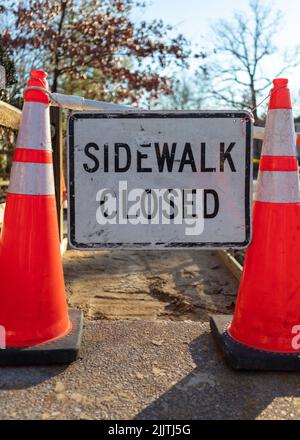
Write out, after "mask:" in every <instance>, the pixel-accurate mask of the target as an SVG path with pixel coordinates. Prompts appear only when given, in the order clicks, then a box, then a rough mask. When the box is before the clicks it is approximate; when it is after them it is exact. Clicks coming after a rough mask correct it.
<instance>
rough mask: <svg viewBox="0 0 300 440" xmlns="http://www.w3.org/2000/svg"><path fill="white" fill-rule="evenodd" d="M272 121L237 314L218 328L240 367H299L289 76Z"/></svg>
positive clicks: (296, 198) (277, 86)
mask: <svg viewBox="0 0 300 440" xmlns="http://www.w3.org/2000/svg"><path fill="white" fill-rule="evenodd" d="M273 83H274V86H273V89H272V90H271V97H270V103H269V109H268V115H267V121H266V130H265V139H264V143H263V147H262V156H261V161H260V168H259V175H258V181H257V192H256V199H255V202H254V207H253V240H252V243H251V244H250V246H249V248H248V249H247V252H246V258H245V263H244V270H243V276H242V279H241V283H240V288H239V292H238V298H237V303H236V308H235V313H234V317H233V321H232V322H231V323H230V321H231V317H228V316H224V315H222V316H214V317H212V318H211V322H210V324H211V329H212V332H213V335H214V336H215V337H216V339H217V341H218V343H219V345H220V346H221V348H222V350H223V353H224V354H225V356H226V358H227V360H228V361H229V363H230V365H231V366H232V367H234V368H236V369H249V370H251V369H259V370H298V371H299V370H300V343H299V342H300V334H299V332H300V250H299V249H300V192H299V177H298V162H297V157H296V139H295V130H294V121H293V114H292V106H291V99H290V93H289V89H288V88H287V83H288V81H287V80H286V79H275V80H274V82H273Z"/></svg>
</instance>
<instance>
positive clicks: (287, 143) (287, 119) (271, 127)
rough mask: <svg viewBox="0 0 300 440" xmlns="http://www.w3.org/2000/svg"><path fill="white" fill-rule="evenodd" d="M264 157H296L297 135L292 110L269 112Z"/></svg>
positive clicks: (263, 149)
mask: <svg viewBox="0 0 300 440" xmlns="http://www.w3.org/2000/svg"><path fill="white" fill-rule="evenodd" d="M262 155H264V156H296V133H295V126H294V119H293V112H292V110H291V109H271V110H269V111H268V114H267V120H266V128H265V137H264V143H263V147H262Z"/></svg>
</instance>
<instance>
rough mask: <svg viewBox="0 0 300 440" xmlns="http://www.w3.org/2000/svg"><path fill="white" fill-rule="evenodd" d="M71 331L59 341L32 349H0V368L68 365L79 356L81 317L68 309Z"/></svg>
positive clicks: (79, 312) (76, 311) (73, 310)
mask: <svg viewBox="0 0 300 440" xmlns="http://www.w3.org/2000/svg"><path fill="white" fill-rule="evenodd" d="M69 316H70V320H71V322H72V326H73V328H72V331H71V332H70V333H69V334H68V335H67V336H64V337H62V338H60V339H57V340H56V341H53V342H47V343H45V344H39V345H34V346H32V347H24V348H23V347H20V348H5V349H0V366H16V365H23V366H24V365H55V364H69V363H71V362H73V361H75V360H76V359H77V358H78V356H79V349H80V343H81V335H82V327H83V316H82V312H81V311H80V310H75V309H69Z"/></svg>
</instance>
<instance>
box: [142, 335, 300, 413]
mask: <svg viewBox="0 0 300 440" xmlns="http://www.w3.org/2000/svg"><path fill="white" fill-rule="evenodd" d="M189 348H190V352H191V355H192V357H193V360H194V362H195V364H196V367H195V369H194V370H193V371H192V372H191V373H190V374H188V375H187V376H186V377H185V378H184V379H183V380H181V381H180V382H178V383H177V384H176V385H174V386H173V387H172V388H170V390H169V391H167V392H166V393H165V394H163V395H162V396H160V397H159V398H158V399H157V400H155V401H154V402H152V403H151V404H150V405H149V406H147V407H146V408H145V409H143V410H142V411H141V412H140V413H139V414H138V415H137V416H136V417H135V418H136V419H156V420H163V419H169V420H170V419H179V420H183V419H186V420H193V419H194V420H195V419H196V420H197V419H200V420H201V419H212V420H216V419H217V420H218V419H222V420H223V419H242V420H243V419H250V420H251V419H255V418H256V417H258V416H259V415H260V414H261V413H262V411H264V410H265V409H266V408H267V407H268V406H269V405H270V404H271V403H272V402H273V400H274V399H276V398H284V397H300V376H299V374H298V373H261V372H260V373H258V372H236V371H233V370H231V369H230V368H229V367H228V366H227V365H226V364H225V363H224V361H223V358H222V356H221V354H220V353H219V352H218V351H217V348H216V346H215V344H214V341H213V339H212V337H211V335H210V334H209V333H205V334H203V335H201V336H200V337H198V338H196V339H194V340H193V341H192V343H191V344H190V347H189ZM295 416H297V415H296V414H295V415H294V417H295ZM298 417H299V414H298ZM269 418H271V417H269Z"/></svg>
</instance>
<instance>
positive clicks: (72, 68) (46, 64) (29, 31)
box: [3, 0, 190, 103]
mask: <svg viewBox="0 0 300 440" xmlns="http://www.w3.org/2000/svg"><path fill="white" fill-rule="evenodd" d="M4 3H6V7H7V14H9V16H10V17H11V16H14V18H15V20H14V26H13V28H11V26H10V27H8V28H6V29H4V31H3V39H4V41H5V43H6V44H7V46H8V47H11V48H12V49H13V50H14V51H15V53H16V56H17V55H18V53H19V52H20V51H22V50H23V51H24V50H26V51H27V53H28V54H29V55H30V56H32V55H33V56H34V59H35V63H34V64H35V67H36V68H39V67H40V68H45V69H46V70H47V71H48V73H49V79H50V86H51V90H52V91H53V92H56V91H64V89H65V85H66V86H67V88H68V90H69V91H70V90H72V88H77V85H76V84H75V83H74V82H75V81H78V80H84V81H82V86H83V87H84V86H86V87H87V93H86V91H85V90H84V89H83V90H82V93H85V94H86V96H88V97H90V98H97V99H103V100H107V99H108V98H109V99H110V100H112V101H115V102H117V101H120V100H125V101H127V102H132V103H135V102H137V100H138V99H139V98H140V97H142V96H145V95H146V96H147V97H148V98H149V99H151V98H156V97H157V96H159V95H160V94H164V93H170V91H171V88H172V81H171V79H170V78H169V77H168V76H167V75H166V74H163V73H159V72H160V71H163V70H164V69H166V68H167V67H169V66H170V65H171V64H174V63H175V64H178V65H182V64H186V63H187V60H188V57H189V55H190V50H189V48H188V42H187V41H186V39H185V38H184V37H183V36H182V35H178V36H176V37H170V32H171V27H170V26H166V25H164V23H163V22H162V21H161V20H155V21H152V22H150V23H146V22H144V21H143V22H141V23H139V24H137V23H135V22H133V21H132V19H131V17H132V12H133V11H134V10H135V8H138V7H141V8H143V7H145V4H143V3H140V2H139V1H138V0H57V1H54V0H34V1H33V0H29V1H26V2H9V1H7V2H4ZM30 67H31V66H30Z"/></svg>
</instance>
